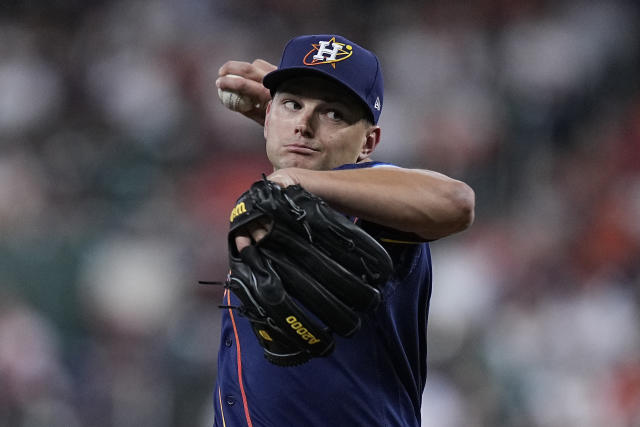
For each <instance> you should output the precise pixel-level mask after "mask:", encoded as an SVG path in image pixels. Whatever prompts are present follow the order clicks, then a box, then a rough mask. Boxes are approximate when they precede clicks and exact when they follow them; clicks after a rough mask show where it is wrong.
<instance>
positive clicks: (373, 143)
mask: <svg viewBox="0 0 640 427" xmlns="http://www.w3.org/2000/svg"><path fill="white" fill-rule="evenodd" d="M380 133H381V131H380V126H371V127H370V128H369V130H368V131H367V134H366V136H365V140H364V142H363V144H362V148H361V149H360V154H359V155H358V161H359V162H361V161H363V160H365V159H367V158H369V156H371V154H372V153H373V152H374V151H375V149H376V147H377V146H378V144H379V143H380Z"/></svg>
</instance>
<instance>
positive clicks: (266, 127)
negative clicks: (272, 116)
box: [262, 100, 272, 139]
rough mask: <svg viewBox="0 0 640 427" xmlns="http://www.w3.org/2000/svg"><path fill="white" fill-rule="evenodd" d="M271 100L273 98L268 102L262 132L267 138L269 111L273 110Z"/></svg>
mask: <svg viewBox="0 0 640 427" xmlns="http://www.w3.org/2000/svg"><path fill="white" fill-rule="evenodd" d="M271 102H272V100H269V102H267V111H266V112H265V114H264V129H263V131H262V132H263V134H264V137H265V139H266V138H267V130H268V128H269V112H270V111H271Z"/></svg>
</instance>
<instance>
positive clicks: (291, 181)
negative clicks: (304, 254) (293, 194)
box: [235, 168, 304, 252]
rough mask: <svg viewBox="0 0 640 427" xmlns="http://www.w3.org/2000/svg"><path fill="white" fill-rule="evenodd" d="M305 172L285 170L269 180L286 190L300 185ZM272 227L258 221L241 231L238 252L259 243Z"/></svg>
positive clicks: (238, 237) (294, 169)
mask: <svg viewBox="0 0 640 427" xmlns="http://www.w3.org/2000/svg"><path fill="white" fill-rule="evenodd" d="M303 172H304V170H302V169H298V168H285V169H280V170H277V171H275V172H273V173H272V174H271V175H269V176H268V177H267V179H268V180H269V181H273V182H275V183H276V184H278V185H279V186H280V187H282V188H284V187H288V186H290V185H296V184H300V179H299V175H300V174H301V173H303ZM271 226H272V224H271V223H269V222H267V221H266V220H261V219H258V220H255V221H253V222H250V223H248V224H247V225H246V226H244V227H243V228H242V229H240V230H239V231H238V233H237V234H236V237H235V242H236V248H237V249H238V252H240V251H241V250H242V249H244V248H245V247H247V246H249V245H252V244H255V243H257V242H259V241H260V239H262V238H263V237H264V236H266V235H267V233H269V231H270V230H271Z"/></svg>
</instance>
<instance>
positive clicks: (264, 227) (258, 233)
mask: <svg viewBox="0 0 640 427" xmlns="http://www.w3.org/2000/svg"><path fill="white" fill-rule="evenodd" d="M247 230H248V231H249V234H250V235H251V238H252V239H253V241H254V242H259V241H260V240H262V239H263V238H264V236H266V235H267V234H268V233H269V231H270V230H271V223H270V222H268V221H266V220H263V219H262V218H260V219H258V220H256V221H253V222H250V223H249V224H247Z"/></svg>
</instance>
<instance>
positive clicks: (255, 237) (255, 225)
mask: <svg viewBox="0 0 640 427" xmlns="http://www.w3.org/2000/svg"><path fill="white" fill-rule="evenodd" d="M271 226H272V224H271V223H270V222H267V221H266V220H262V219H257V220H255V221H253V222H250V223H248V224H247V225H246V226H244V227H243V228H242V229H241V230H240V231H238V233H237V234H236V236H235V242H236V248H237V249H238V252H240V251H241V250H243V249H244V248H246V247H247V246H250V245H253V244H256V243H257V242H259V241H260V239H262V238H263V237H264V236H266V235H267V233H269V230H271Z"/></svg>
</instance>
